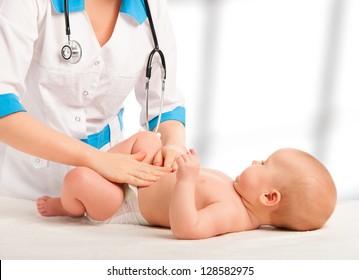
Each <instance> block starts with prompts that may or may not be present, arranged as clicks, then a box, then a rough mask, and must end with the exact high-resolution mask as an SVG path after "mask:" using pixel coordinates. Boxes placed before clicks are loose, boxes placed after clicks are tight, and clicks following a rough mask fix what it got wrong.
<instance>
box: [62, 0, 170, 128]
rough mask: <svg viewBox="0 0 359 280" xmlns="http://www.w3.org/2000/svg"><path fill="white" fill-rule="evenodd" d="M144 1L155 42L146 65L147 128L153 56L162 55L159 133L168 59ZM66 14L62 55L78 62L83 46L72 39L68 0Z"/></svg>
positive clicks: (65, 8)
mask: <svg viewBox="0 0 359 280" xmlns="http://www.w3.org/2000/svg"><path fill="white" fill-rule="evenodd" d="M144 3H145V7H146V11H147V17H148V21H149V24H150V29H151V34H152V39H153V44H154V48H153V50H152V51H151V52H150V54H149V56H148V60H147V65H146V86H145V91H146V94H145V98H146V104H145V117H146V127H147V130H149V129H150V127H149V108H148V106H149V84H150V79H151V75H152V66H153V57H154V56H155V55H156V54H158V55H159V57H160V60H161V64H160V68H161V80H162V85H161V99H160V106H159V107H160V109H159V114H158V119H157V124H156V127H155V129H154V132H155V133H157V131H158V128H159V125H160V123H161V115H162V111H163V101H164V95H165V88H166V78H167V71H166V60H165V56H164V54H163V52H162V51H161V49H160V47H159V44H158V39H157V34H156V29H155V25H154V23H153V19H152V14H151V10H150V6H149V4H148V1H147V0H144ZM64 15H65V32H66V36H67V41H68V43H67V44H66V45H65V46H63V47H62V49H61V56H62V58H63V59H64V60H66V61H68V62H69V63H72V64H76V63H78V62H79V61H80V60H81V57H82V48H81V45H80V44H79V43H78V42H77V41H75V40H71V27H70V15H69V6H68V0H64Z"/></svg>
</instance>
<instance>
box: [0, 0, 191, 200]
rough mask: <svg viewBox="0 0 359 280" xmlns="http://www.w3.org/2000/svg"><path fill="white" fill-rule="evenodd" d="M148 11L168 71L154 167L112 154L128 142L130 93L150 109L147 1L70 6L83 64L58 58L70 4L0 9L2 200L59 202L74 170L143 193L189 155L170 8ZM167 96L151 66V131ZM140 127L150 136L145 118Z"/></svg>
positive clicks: (2, 3)
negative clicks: (142, 189) (125, 138)
mask: <svg viewBox="0 0 359 280" xmlns="http://www.w3.org/2000/svg"><path fill="white" fill-rule="evenodd" d="M148 3H149V6H150V11H151V15H152V19H153V22H154V26H155V29H156V33H157V38H158V42H159V45H160V48H161V50H162V51H163V53H164V56H165V58H166V66H167V79H166V92H165V98H164V104H163V113H162V116H161V124H160V125H159V130H158V131H159V132H160V133H161V135H162V136H161V139H162V142H163V148H162V150H160V151H159V152H158V154H157V155H156V157H155V159H154V164H155V165H157V166H152V165H148V164H145V163H143V162H141V160H142V159H143V158H144V157H145V154H144V153H139V154H136V155H132V156H128V155H122V154H113V153H106V152H105V151H107V150H108V149H109V148H110V147H111V146H112V145H114V144H116V143H118V142H119V141H121V140H122V139H123V138H122V137H123V135H122V129H123V121H122V113H123V111H124V104H123V102H124V100H125V99H126V97H127V96H128V95H129V94H130V93H131V92H132V90H133V89H134V92H135V94H136V98H137V100H138V102H139V104H140V105H141V106H142V108H145V103H146V101H145V92H146V91H145V82H146V78H145V67H146V63H147V59H148V56H149V54H150V52H151V50H152V49H153V48H154V40H153V37H152V35H151V30H150V26H149V23H148V16H147V14H148V13H147V12H146V8H145V5H144V0H122V1H120V0H69V1H68V11H69V19H70V27H71V39H72V40H76V41H77V42H79V43H80V44H81V48H82V55H81V60H80V61H79V62H78V63H76V64H74V63H71V62H69V61H66V60H65V59H63V57H62V56H61V49H62V47H63V46H64V45H66V44H67V42H68V37H67V35H66V32H65V20H64V18H65V17H64V11H65V9H64V1H63V0H32V1H28V0H16V1H14V0H0V195H7V196H14V197H19V198H26V199H36V198H37V197H38V196H40V195H50V196H58V195H59V190H60V187H61V184H62V179H63V177H64V175H65V174H66V173H67V172H68V171H69V169H70V168H71V167H72V166H87V167H89V168H92V169H93V170H95V171H96V172H98V173H100V174H101V175H102V176H103V177H105V178H106V179H108V180H111V181H114V182H128V183H129V184H133V185H137V186H146V185H148V184H149V183H151V182H153V181H156V180H158V179H159V178H160V177H161V176H162V175H163V174H165V173H167V172H168V171H170V170H171V166H172V165H173V163H174V161H175V158H176V157H177V156H178V155H179V154H182V153H184V152H185V151H186V149H185V130H184V124H185V109H184V99H183V96H182V95H181V93H179V91H178V90H177V88H176V46H175V40H174V37H173V33H172V29H171V24H170V20H169V17H168V11H167V5H166V1H165V0H148ZM154 59H155V60H156V59H157V60H158V57H155V58H154ZM155 64H156V63H155ZM160 95H161V71H160V69H159V68H158V67H157V68H156V67H155V66H154V68H153V71H152V77H151V83H150V91H149V96H150V100H149V112H148V116H149V120H150V122H149V127H150V129H151V130H153V128H154V127H155V126H156V122H157V119H158V112H159V106H160V105H159V103H160ZM140 122H141V125H142V126H143V127H145V126H146V114H145V110H144V109H143V110H142V113H141V116H140Z"/></svg>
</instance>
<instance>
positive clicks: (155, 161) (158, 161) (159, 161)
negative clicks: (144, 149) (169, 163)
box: [152, 149, 163, 166]
mask: <svg viewBox="0 0 359 280" xmlns="http://www.w3.org/2000/svg"><path fill="white" fill-rule="evenodd" d="M152 164H153V165H156V166H162V165H163V155H162V150H161V149H160V150H159V151H158V152H157V153H156V154H155V156H154V158H153V161H152Z"/></svg>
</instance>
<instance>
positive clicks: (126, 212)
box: [87, 184, 150, 226]
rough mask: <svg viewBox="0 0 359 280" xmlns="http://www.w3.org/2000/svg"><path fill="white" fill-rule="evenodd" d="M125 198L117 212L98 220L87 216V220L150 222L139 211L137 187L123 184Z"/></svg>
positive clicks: (96, 221) (137, 223)
mask: <svg viewBox="0 0 359 280" xmlns="http://www.w3.org/2000/svg"><path fill="white" fill-rule="evenodd" d="M123 188H124V191H125V199H124V201H123V203H122V205H121V207H120V208H119V209H118V210H117V212H116V213H115V214H114V215H113V216H112V217H111V218H109V219H107V220H105V221H98V220H94V219H92V218H91V217H90V216H87V218H88V219H89V221H91V222H92V223H95V224H103V223H105V224H132V225H143V226H149V225H150V224H149V223H148V222H147V221H146V220H145V218H144V217H143V216H142V214H141V212H140V208H139V206H138V192H137V187H134V186H130V185H128V184H124V186H123Z"/></svg>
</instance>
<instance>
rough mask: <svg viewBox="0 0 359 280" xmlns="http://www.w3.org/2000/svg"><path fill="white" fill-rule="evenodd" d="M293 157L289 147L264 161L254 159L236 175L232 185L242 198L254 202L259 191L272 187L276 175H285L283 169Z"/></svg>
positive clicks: (293, 159) (290, 164)
mask: <svg viewBox="0 0 359 280" xmlns="http://www.w3.org/2000/svg"><path fill="white" fill-rule="evenodd" d="M295 158H296V157H295V155H294V154H292V153H291V150H290V149H281V150H278V151H276V152H274V153H273V154H272V155H270V156H269V157H268V158H267V159H266V160H264V161H263V160H261V161H258V160H254V161H253V162H252V165H250V166H249V167H247V168H246V169H245V170H243V172H242V173H241V174H240V175H239V176H237V178H236V179H235V181H234V183H233V186H234V188H235V190H236V191H237V193H238V194H239V195H240V196H241V197H242V198H243V199H245V200H246V201H248V202H249V203H251V204H254V203H256V201H257V199H258V197H259V196H260V194H261V193H265V192H267V191H270V190H271V189H272V186H273V185H274V179H275V178H276V177H278V176H286V175H287V174H285V173H286V172H285V171H286V170H287V168H288V167H289V166H292V165H293V163H291V162H293V161H295Z"/></svg>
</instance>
